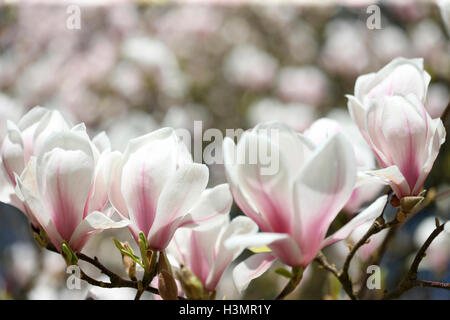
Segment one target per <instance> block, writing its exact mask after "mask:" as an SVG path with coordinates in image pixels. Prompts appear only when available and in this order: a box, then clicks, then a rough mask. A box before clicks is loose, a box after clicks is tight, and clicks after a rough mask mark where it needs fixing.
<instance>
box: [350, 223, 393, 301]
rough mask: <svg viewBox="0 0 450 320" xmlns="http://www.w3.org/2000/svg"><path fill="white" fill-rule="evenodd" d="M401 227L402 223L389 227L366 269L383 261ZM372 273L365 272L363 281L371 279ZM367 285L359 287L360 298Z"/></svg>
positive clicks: (358, 294)
mask: <svg viewBox="0 0 450 320" xmlns="http://www.w3.org/2000/svg"><path fill="white" fill-rule="evenodd" d="M399 228H400V225H395V226H393V227H392V228H390V229H389V231H388V234H387V235H386V237H385V238H384V239H383V242H382V243H381V245H380V247H379V248H378V250H377V252H376V253H375V254H374V255H373V256H372V258H371V259H370V260H369V262H367V263H366V267H365V269H367V267H368V266H371V265H379V264H380V263H381V260H382V259H383V257H384V255H385V253H386V251H387V248H388V247H389V245H390V243H391V242H392V240H393V239H394V238H395V235H396V234H397V231H398V229H399ZM369 276H370V274H369V273H365V274H364V278H363V280H362V281H361V283H362V284H364V283H366V282H367V279H369ZM366 289H367V286H364V285H362V286H361V288H360V289H359V291H358V293H357V296H358V298H359V299H362V298H363V296H364V294H365V293H366V291H367V290H366Z"/></svg>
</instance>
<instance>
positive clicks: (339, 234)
mask: <svg viewBox="0 0 450 320" xmlns="http://www.w3.org/2000/svg"><path fill="white" fill-rule="evenodd" d="M386 201H387V195H384V196H381V197H379V198H378V199H377V200H375V202H373V203H372V204H371V205H370V206H369V207H367V208H366V209H365V210H363V211H362V212H361V213H359V214H358V215H356V216H355V217H354V218H353V219H352V220H350V221H349V222H348V223H347V224H346V225H344V226H343V227H342V228H340V229H339V230H338V231H336V232H335V233H333V234H332V235H331V236H329V237H328V238H326V239H325V240H324V241H323V242H322V245H321V248H324V247H326V246H329V245H331V244H333V243H336V242H338V241H341V240H344V239H346V238H347V237H348V236H349V235H350V234H351V233H352V232H353V230H355V229H356V228H358V227H359V226H361V225H363V224H364V223H366V222H370V221H372V222H373V221H375V219H376V218H377V217H379V216H380V215H381V213H382V212H383V209H384V207H385V205H386Z"/></svg>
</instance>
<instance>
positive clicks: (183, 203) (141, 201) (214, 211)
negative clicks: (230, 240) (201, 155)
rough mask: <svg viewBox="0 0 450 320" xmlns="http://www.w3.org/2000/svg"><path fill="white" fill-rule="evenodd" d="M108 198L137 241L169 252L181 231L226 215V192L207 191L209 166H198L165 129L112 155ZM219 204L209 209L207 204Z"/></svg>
mask: <svg viewBox="0 0 450 320" xmlns="http://www.w3.org/2000/svg"><path fill="white" fill-rule="evenodd" d="M106 177H107V184H108V194H109V199H110V202H111V203H112V205H113V206H114V208H115V209H116V210H117V212H119V214H120V215H121V216H123V217H124V218H126V219H129V220H130V225H129V229H130V231H131V233H132V234H133V236H134V238H135V240H136V242H138V238H139V233H140V232H143V233H144V235H145V236H146V237H147V241H148V245H149V247H150V248H151V249H153V250H164V249H165V248H166V247H167V245H168V244H169V242H170V240H171V239H172V236H173V234H174V233H175V231H176V230H177V228H179V227H183V226H187V225H193V224H196V223H197V222H201V223H204V222H206V221H208V220H209V219H210V218H214V217H216V216H217V215H219V214H223V213H225V212H226V210H225V209H226V208H224V207H222V206H221V205H220V204H223V203H224V197H225V198H226V197H227V193H226V192H224V190H223V188H215V189H212V190H211V191H209V190H206V191H205V188H206V185H207V184H208V178H209V171H208V167H207V166H205V165H202V164H198V163H194V162H193V161H192V157H191V155H190V153H189V151H188V150H187V147H186V145H185V144H184V143H183V142H182V141H181V140H180V139H179V138H178V137H177V135H176V134H175V131H174V130H173V129H172V128H162V129H159V130H156V131H154V132H152V133H149V134H147V135H144V136H142V137H139V138H136V139H133V140H131V141H130V142H129V144H128V146H127V148H126V150H125V152H124V153H123V154H122V153H120V152H113V153H111V154H110V156H109V161H108V166H107V169H106ZM206 203H208V204H214V205H213V206H210V207H209V208H208V210H206V209H205V206H207V204H206Z"/></svg>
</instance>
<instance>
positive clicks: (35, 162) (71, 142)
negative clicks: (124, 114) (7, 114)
mask: <svg viewBox="0 0 450 320" xmlns="http://www.w3.org/2000/svg"><path fill="white" fill-rule="evenodd" d="M104 139H106V137H105V136H101V137H100V138H99V140H104ZM97 142H98V145H105V143H107V141H106V142H105V141H103V142H102V143H100V142H101V141H97ZM106 152H107V150H106V151H104V152H102V153H101V154H100V152H99V150H98V148H97V147H96V145H95V144H94V143H92V142H91V141H90V139H89V137H88V135H87V134H86V131H85V127H84V125H83V124H81V125H77V126H75V127H74V128H72V129H71V130H66V131H61V132H55V133H53V134H50V135H49V137H48V138H47V139H45V140H44V141H43V142H42V145H41V147H40V149H39V151H38V153H37V155H36V156H32V157H31V158H30V160H29V162H28V165H27V167H26V168H25V170H24V171H23V173H22V175H21V176H20V177H19V176H18V175H17V174H16V182H17V185H16V193H17V195H18V197H19V198H20V199H21V200H22V201H23V202H24V204H25V206H26V207H27V209H28V212H29V214H30V215H31V217H32V218H33V219H34V221H36V222H37V223H38V226H41V227H42V228H43V229H44V230H45V232H46V233H47V235H48V237H49V239H50V241H51V242H52V243H53V245H54V246H55V247H56V249H58V250H61V245H62V243H63V242H64V241H66V242H67V243H68V245H69V246H70V248H71V249H72V250H74V251H76V252H79V251H81V249H82V248H83V246H84V245H85V243H86V241H87V240H88V239H89V237H90V236H92V235H93V234H95V233H98V232H100V231H102V230H104V229H109V228H118V227H124V226H126V225H127V224H128V221H120V222H115V221H113V220H112V219H111V218H110V217H109V216H107V215H105V214H103V213H101V211H102V210H103V209H104V207H105V205H106V203H107V202H108V196H107V192H106V184H105V180H104V175H103V172H102V170H103V165H104V162H105V155H106Z"/></svg>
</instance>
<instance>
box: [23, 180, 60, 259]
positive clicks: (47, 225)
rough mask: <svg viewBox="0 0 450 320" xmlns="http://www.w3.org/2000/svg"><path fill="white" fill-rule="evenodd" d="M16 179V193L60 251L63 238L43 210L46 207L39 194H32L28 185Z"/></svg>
mask: <svg viewBox="0 0 450 320" xmlns="http://www.w3.org/2000/svg"><path fill="white" fill-rule="evenodd" d="M16 181H17V186H16V188H17V189H18V194H20V195H21V197H22V199H23V201H24V202H25V203H26V205H27V206H28V207H29V208H30V210H31V212H32V213H33V216H34V217H35V218H36V220H37V221H38V225H39V226H42V228H43V229H44V230H45V232H46V233H47V235H48V237H49V239H50V241H51V242H52V243H53V245H54V246H55V247H56V249H57V250H58V251H60V250H61V243H62V242H63V240H64V239H63V238H62V237H61V235H60V234H59V233H58V231H57V230H56V228H55V225H54V224H53V221H52V219H51V217H50V215H48V214H47V212H46V211H45V210H46V209H45V207H44V205H43V203H42V202H41V200H40V197H39V195H36V194H34V193H33V192H32V190H30V189H29V187H28V186H25V185H24V184H23V183H22V180H21V179H20V178H19V177H17V179H16Z"/></svg>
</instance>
